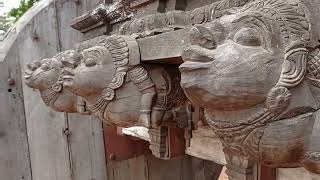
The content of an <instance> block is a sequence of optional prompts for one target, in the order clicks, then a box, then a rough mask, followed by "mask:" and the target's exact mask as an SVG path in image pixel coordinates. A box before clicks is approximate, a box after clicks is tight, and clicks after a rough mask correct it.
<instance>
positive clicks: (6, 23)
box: [0, 16, 12, 34]
mask: <svg viewBox="0 0 320 180" xmlns="http://www.w3.org/2000/svg"><path fill="white" fill-rule="evenodd" d="M11 25H12V21H10V20H9V19H8V18H7V17H6V16H0V31H1V32H0V34H1V33H3V32H6V31H7V30H8V29H9V28H10V26H11Z"/></svg>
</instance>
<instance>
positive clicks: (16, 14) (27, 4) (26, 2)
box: [8, 0, 40, 21]
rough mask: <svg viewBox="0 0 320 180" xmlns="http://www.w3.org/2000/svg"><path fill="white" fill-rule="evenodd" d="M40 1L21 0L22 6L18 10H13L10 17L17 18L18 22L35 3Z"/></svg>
mask: <svg viewBox="0 0 320 180" xmlns="http://www.w3.org/2000/svg"><path fill="white" fill-rule="evenodd" d="M38 1H40V0H20V5H19V7H17V8H12V9H11V10H10V11H9V13H8V15H9V17H13V18H15V21H17V20H18V19H19V18H20V17H21V16H22V15H23V14H24V13H25V12H26V11H27V10H28V9H30V8H31V7H32V6H33V4H34V3H36V2H38Z"/></svg>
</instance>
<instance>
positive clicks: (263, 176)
mask: <svg viewBox="0 0 320 180" xmlns="http://www.w3.org/2000/svg"><path fill="white" fill-rule="evenodd" d="M258 176H259V178H258V180H276V179H277V170H276V168H271V167H266V166H262V165H260V167H259V173H258Z"/></svg>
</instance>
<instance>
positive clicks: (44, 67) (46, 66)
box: [41, 63, 52, 71]
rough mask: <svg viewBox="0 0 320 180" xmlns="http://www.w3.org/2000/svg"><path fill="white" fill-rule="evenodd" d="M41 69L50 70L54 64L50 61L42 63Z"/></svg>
mask: <svg viewBox="0 0 320 180" xmlns="http://www.w3.org/2000/svg"><path fill="white" fill-rule="evenodd" d="M41 69H42V70H44V71H48V70H50V69H52V66H51V64H50V63H43V64H42V65H41Z"/></svg>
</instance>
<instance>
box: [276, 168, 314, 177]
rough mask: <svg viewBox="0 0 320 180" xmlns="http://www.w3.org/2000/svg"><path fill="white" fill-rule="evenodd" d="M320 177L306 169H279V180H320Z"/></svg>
mask: <svg viewBox="0 0 320 180" xmlns="http://www.w3.org/2000/svg"><path fill="white" fill-rule="evenodd" d="M319 179H320V175H317V174H312V173H310V172H308V171H307V170H305V169H304V168H279V169H277V180H319Z"/></svg>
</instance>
